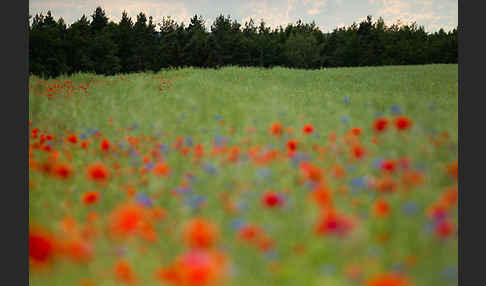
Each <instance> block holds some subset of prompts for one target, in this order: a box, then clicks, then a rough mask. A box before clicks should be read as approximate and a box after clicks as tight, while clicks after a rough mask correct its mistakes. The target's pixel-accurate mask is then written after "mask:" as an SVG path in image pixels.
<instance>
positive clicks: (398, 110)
mask: <svg viewBox="0 0 486 286" xmlns="http://www.w3.org/2000/svg"><path fill="white" fill-rule="evenodd" d="M390 109H391V112H392V114H393V115H399V114H401V113H402V112H403V111H402V108H401V107H400V106H398V105H393V106H392V107H391V108H390Z"/></svg>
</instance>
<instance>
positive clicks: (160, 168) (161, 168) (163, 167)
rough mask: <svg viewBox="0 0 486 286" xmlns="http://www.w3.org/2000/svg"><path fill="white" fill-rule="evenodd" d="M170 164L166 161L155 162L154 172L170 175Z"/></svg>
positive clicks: (160, 174)
mask: <svg viewBox="0 0 486 286" xmlns="http://www.w3.org/2000/svg"><path fill="white" fill-rule="evenodd" d="M169 171H170V170H169V165H167V164H165V163H164V162H159V163H157V164H155V166H154V168H153V173H154V175H156V176H168V175H169Z"/></svg>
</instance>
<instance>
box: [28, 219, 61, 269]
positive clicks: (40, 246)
mask: <svg viewBox="0 0 486 286" xmlns="http://www.w3.org/2000/svg"><path fill="white" fill-rule="evenodd" d="M56 249H57V247H56V242H55V240H54V237H53V236H52V235H51V234H50V233H49V232H47V231H46V230H44V229H42V228H40V227H30V229H29V261H30V263H31V266H34V267H43V266H47V265H48V264H49V263H51V262H52V260H53V258H54V256H55V254H56Z"/></svg>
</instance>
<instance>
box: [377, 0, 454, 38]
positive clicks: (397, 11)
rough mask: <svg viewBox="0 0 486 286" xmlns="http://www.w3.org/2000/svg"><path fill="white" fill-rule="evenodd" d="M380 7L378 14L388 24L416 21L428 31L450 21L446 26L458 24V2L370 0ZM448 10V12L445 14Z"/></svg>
mask: <svg viewBox="0 0 486 286" xmlns="http://www.w3.org/2000/svg"><path fill="white" fill-rule="evenodd" d="M369 3H370V4H372V5H375V6H377V7H378V10H377V12H376V15H377V16H381V17H383V20H384V21H385V23H386V24H394V23H397V22H398V21H400V23H401V24H411V23H412V22H416V23H417V24H418V25H420V26H424V27H425V29H426V30H428V31H435V30H437V29H438V28H439V27H443V26H444V22H449V24H447V25H445V26H446V27H454V26H455V25H457V2H455V3H454V2H453V1H444V0H441V1H433V0H408V1H405V0H369ZM444 12H446V14H444Z"/></svg>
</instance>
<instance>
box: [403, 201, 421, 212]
mask: <svg viewBox="0 0 486 286" xmlns="http://www.w3.org/2000/svg"><path fill="white" fill-rule="evenodd" d="M418 210H419V206H418V204H417V203H416V202H412V201H409V202H407V203H406V204H404V205H403V207H402V211H403V212H404V213H405V214H408V215H412V214H415V213H417V212H418Z"/></svg>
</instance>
